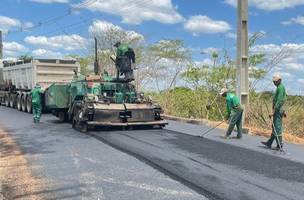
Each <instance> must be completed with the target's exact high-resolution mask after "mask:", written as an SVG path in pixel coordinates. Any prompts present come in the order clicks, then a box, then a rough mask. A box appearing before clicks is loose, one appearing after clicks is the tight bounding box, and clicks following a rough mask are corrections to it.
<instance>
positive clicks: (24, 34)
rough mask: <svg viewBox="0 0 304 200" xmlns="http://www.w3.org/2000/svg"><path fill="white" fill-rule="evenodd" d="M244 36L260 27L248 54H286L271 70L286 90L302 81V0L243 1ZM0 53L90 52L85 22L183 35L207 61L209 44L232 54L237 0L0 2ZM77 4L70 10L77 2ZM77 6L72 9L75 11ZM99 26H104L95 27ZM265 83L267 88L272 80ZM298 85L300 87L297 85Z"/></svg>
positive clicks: (152, 38)
mask: <svg viewBox="0 0 304 200" xmlns="http://www.w3.org/2000/svg"><path fill="white" fill-rule="evenodd" d="M249 2H250V9H249V10H250V15H249V29H250V33H254V32H258V31H262V32H263V33H264V34H265V35H264V37H263V38H262V39H260V40H259V41H258V43H257V44H256V46H255V47H254V49H253V50H254V51H257V52H266V53H267V55H268V57H269V58H271V57H273V56H275V55H277V54H279V52H280V51H281V50H282V48H283V50H286V49H287V50H288V51H287V53H288V54H290V55H288V57H286V58H285V59H284V60H282V61H281V62H280V64H278V65H277V66H276V68H275V69H274V71H273V72H272V73H275V72H279V73H281V74H282V76H283V78H284V79H285V82H286V83H287V85H288V89H289V90H290V91H292V93H299V91H300V89H301V88H303V84H304V37H303V35H304V15H303V14H304V13H303V11H304V0H289V1H285V0H249ZM1 3H2V5H5V6H1V7H0V29H2V30H3V31H4V32H7V31H8V32H7V33H6V35H5V37H4V42H5V43H4V56H5V57H17V56H18V55H22V54H25V53H26V54H30V55H33V56H34V57H54V56H55V57H58V56H59V57H60V56H64V55H65V54H71V53H77V54H80V55H85V54H87V53H88V52H89V51H88V50H87V49H86V43H87V42H88V39H89V38H90V33H89V31H88V29H89V26H91V25H92V23H93V22H94V21H95V22H96V21H101V22H104V23H105V22H107V23H112V24H113V25H116V26H119V27H121V28H123V29H124V30H132V31H135V32H137V33H138V34H141V35H143V36H144V37H145V40H146V42H147V43H152V42H156V41H158V40H161V39H182V40H183V41H184V42H185V45H186V46H187V47H190V48H191V49H193V58H194V59H195V60H196V61H202V62H208V55H207V54H206V55H201V54H200V52H202V51H207V52H208V49H212V50H220V49H223V48H225V49H227V50H229V52H230V53H231V55H234V54H235V53H234V52H235V43H236V40H235V32H236V7H235V5H236V4H235V3H236V0H201V1H199V0H1ZM75 6H76V7H75ZM76 8H77V9H76ZM98 28H102V27H98ZM270 87H271V85H270ZM303 89H304V88H303Z"/></svg>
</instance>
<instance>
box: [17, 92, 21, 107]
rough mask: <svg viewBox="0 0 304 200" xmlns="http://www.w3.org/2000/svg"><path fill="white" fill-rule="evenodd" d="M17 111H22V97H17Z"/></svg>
mask: <svg viewBox="0 0 304 200" xmlns="http://www.w3.org/2000/svg"><path fill="white" fill-rule="evenodd" d="M17 110H21V95H20V94H19V95H17Z"/></svg>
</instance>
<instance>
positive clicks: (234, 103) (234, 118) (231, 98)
mask: <svg viewBox="0 0 304 200" xmlns="http://www.w3.org/2000/svg"><path fill="white" fill-rule="evenodd" d="M220 95H221V96H222V97H225V98H226V106H227V116H226V119H227V120H228V122H229V127H228V130H227V132H226V135H225V138H226V139H229V138H230V135H231V133H232V131H233V129H234V127H235V126H236V127H237V138H238V139H241V138H242V120H243V108H242V106H241V104H240V100H239V98H238V97H237V96H236V95H235V94H234V93H232V92H229V90H228V89H227V88H223V89H222V90H221V92H220Z"/></svg>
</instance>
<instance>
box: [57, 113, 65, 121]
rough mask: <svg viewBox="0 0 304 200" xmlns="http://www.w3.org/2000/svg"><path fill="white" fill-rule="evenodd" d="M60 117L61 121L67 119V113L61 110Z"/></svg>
mask: <svg viewBox="0 0 304 200" xmlns="http://www.w3.org/2000/svg"><path fill="white" fill-rule="evenodd" d="M58 118H59V121H60V122H65V121H67V117H66V113H65V112H63V111H59V113H58Z"/></svg>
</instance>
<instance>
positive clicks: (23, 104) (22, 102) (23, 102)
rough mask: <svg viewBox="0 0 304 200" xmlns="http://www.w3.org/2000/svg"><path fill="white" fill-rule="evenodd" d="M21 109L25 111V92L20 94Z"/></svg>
mask: <svg viewBox="0 0 304 200" xmlns="http://www.w3.org/2000/svg"><path fill="white" fill-rule="evenodd" d="M21 110H22V111H23V112H26V94H23V95H22V96H21Z"/></svg>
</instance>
